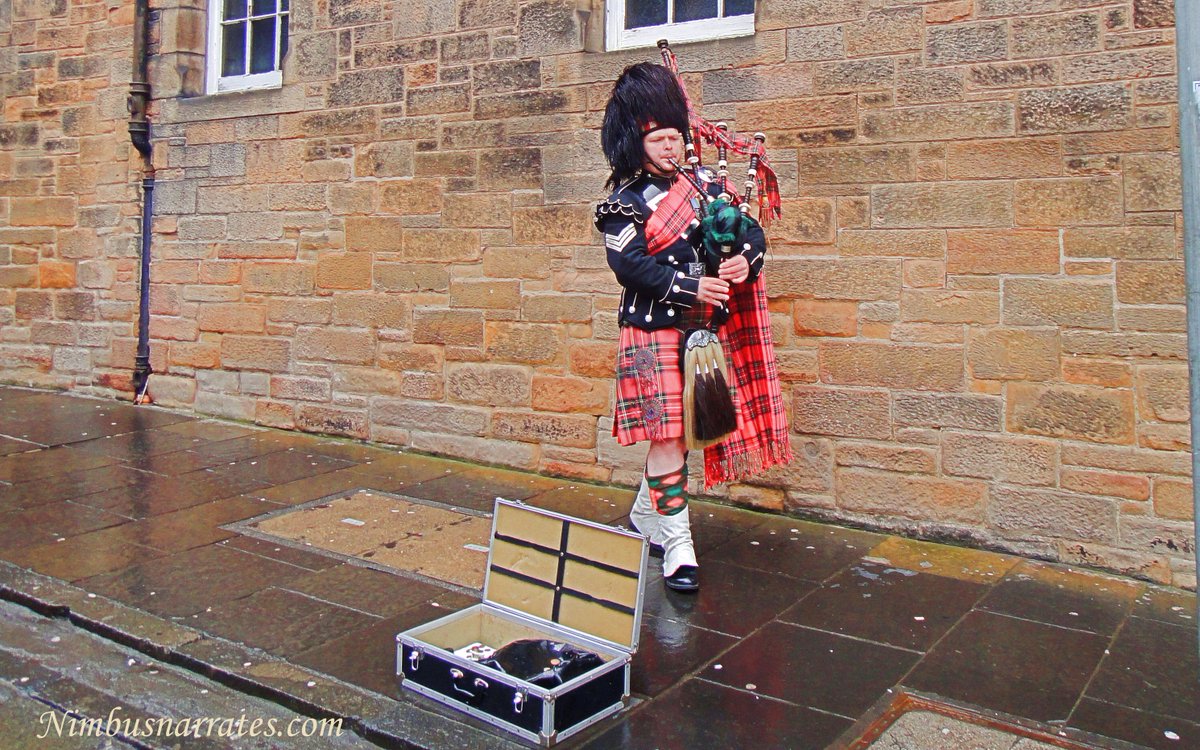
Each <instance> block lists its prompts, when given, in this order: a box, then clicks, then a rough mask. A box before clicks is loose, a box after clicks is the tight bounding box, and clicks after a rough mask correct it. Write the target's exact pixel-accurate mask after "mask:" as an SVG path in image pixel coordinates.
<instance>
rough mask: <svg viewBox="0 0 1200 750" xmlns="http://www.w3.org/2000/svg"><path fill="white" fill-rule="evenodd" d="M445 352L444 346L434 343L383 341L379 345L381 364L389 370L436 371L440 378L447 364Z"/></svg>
mask: <svg viewBox="0 0 1200 750" xmlns="http://www.w3.org/2000/svg"><path fill="white" fill-rule="evenodd" d="M443 352H444V349H443V347H441V346H435V345H432V344H403V343H401V344H397V343H388V342H382V343H380V345H379V366H380V367H386V368H387V369H389V370H402V371H405V370H407V371H414V372H427V373H436V374H437V375H438V377H439V378H440V377H441V374H442V367H443V366H444V365H445V356H444V355H443Z"/></svg>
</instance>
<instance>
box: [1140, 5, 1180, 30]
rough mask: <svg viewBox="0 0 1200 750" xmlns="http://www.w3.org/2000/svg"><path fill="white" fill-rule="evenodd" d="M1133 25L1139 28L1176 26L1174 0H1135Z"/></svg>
mask: <svg viewBox="0 0 1200 750" xmlns="http://www.w3.org/2000/svg"><path fill="white" fill-rule="evenodd" d="M1133 25H1134V26H1136V27H1137V28H1139V29H1148V28H1163V27H1169V26H1174V25H1175V2H1174V0H1133Z"/></svg>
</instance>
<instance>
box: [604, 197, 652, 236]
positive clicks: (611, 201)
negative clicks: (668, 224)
mask: <svg viewBox="0 0 1200 750" xmlns="http://www.w3.org/2000/svg"><path fill="white" fill-rule="evenodd" d="M615 214H621V215H623V216H628V217H629V218H631V219H633V221H634V223H635V224H644V223H646V217H645V215H643V213H642V209H640V208H639V207H638V206H636V205H635V204H634V203H633V202H631V201H629V200H628V199H627V198H625V199H623V196H622V195H621V194H620V193H619V192H618V193H614V194H612V195H611V196H609V197H608V198H607V199H605V200H602V201H600V202H599V203H597V204H596V219H595V221H596V228H597V229H599V228H600V225H601V224H603V223H604V220H605V219H606V218H607V217H609V216H613V215H615Z"/></svg>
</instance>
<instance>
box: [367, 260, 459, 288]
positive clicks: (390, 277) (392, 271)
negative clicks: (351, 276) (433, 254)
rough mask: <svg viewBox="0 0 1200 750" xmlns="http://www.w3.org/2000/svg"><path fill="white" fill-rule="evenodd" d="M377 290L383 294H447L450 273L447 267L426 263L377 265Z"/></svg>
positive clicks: (375, 267) (375, 266)
mask: <svg viewBox="0 0 1200 750" xmlns="http://www.w3.org/2000/svg"><path fill="white" fill-rule="evenodd" d="M374 279H375V288H376V289H378V290H379V291H383V292H445V291H449V289H450V272H449V271H448V270H447V269H446V267H445V266H440V265H434V264H425V263H375V264H374Z"/></svg>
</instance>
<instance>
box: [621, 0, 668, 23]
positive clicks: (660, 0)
mask: <svg viewBox="0 0 1200 750" xmlns="http://www.w3.org/2000/svg"><path fill="white" fill-rule="evenodd" d="M666 22H667V0H626V3H625V28H627V29H637V28H641V27H642V26H658V25H660V24H664V23H666Z"/></svg>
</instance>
